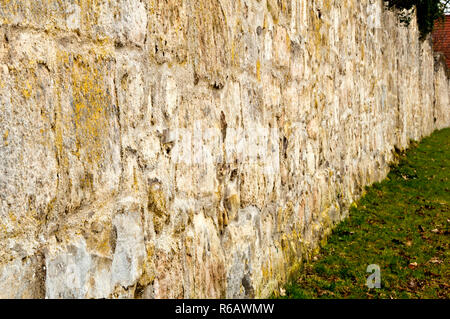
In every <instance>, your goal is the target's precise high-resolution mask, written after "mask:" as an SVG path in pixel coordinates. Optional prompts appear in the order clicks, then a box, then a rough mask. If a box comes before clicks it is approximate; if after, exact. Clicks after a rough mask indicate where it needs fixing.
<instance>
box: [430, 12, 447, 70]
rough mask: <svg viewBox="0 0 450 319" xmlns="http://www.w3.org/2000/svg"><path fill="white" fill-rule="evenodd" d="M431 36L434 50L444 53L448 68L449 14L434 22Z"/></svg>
mask: <svg viewBox="0 0 450 319" xmlns="http://www.w3.org/2000/svg"><path fill="white" fill-rule="evenodd" d="M432 38H433V48H434V51H436V52H442V53H444V55H445V59H446V63H447V67H448V68H450V14H447V15H446V16H445V19H444V21H442V20H439V21H437V22H436V24H435V28H434V31H433V34H432Z"/></svg>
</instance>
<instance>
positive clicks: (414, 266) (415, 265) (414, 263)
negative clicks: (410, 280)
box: [408, 262, 417, 269]
mask: <svg viewBox="0 0 450 319" xmlns="http://www.w3.org/2000/svg"><path fill="white" fill-rule="evenodd" d="M416 267H417V263H416V262H413V263H410V264H409V265H408V268H409V269H415V268H416Z"/></svg>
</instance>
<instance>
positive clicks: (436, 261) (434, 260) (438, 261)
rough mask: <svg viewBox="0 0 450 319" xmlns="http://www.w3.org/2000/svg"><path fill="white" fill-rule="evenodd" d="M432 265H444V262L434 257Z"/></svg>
mask: <svg viewBox="0 0 450 319" xmlns="http://www.w3.org/2000/svg"><path fill="white" fill-rule="evenodd" d="M430 263H432V264H442V263H443V261H442V260H440V259H439V258H437V257H433V258H431V259H430Z"/></svg>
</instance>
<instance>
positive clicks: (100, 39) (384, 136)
mask: <svg viewBox="0 0 450 319" xmlns="http://www.w3.org/2000/svg"><path fill="white" fill-rule="evenodd" d="M381 2H382V1H373V0H363V1H359V0H349V1H343V2H342V1H340V2H339V3H338V2H336V1H329V0H319V1H313V2H312V1H300V0H295V1H285V0H283V1H281V0H278V1H275V0H201V1H199V0H196V1H194V0H165V1H155V0H145V1H143V0H120V1H112V0H98V1H97V0H76V1H60V0H58V1H57V0H54V1H36V0H33V1H31V0H29V1H18V0H0V297H5V298H33V297H34V298H36V297H48V298H124V297H126V298H133V297H134V298H167V297H171V298H179V297H187V298H198V297H237V298H247V297H261V296H267V295H269V294H270V293H271V292H272V291H273V290H274V289H277V288H278V285H279V284H280V283H282V282H284V281H285V280H286V278H287V275H288V274H289V272H290V271H292V270H294V269H295V268H296V267H297V266H298V265H299V264H300V263H301V262H302V260H304V259H308V258H310V256H311V253H312V252H313V251H314V250H315V249H316V248H317V247H318V244H319V243H320V242H321V240H322V239H323V238H324V237H325V236H327V234H328V233H329V232H330V229H331V228H332V227H333V225H335V224H336V223H337V222H339V221H340V220H342V219H343V218H345V216H346V214H347V211H348V207H349V205H350V203H351V202H352V201H354V200H355V199H357V198H358V197H359V196H360V194H361V193H362V189H363V187H364V186H365V185H368V184H370V183H372V182H374V181H378V180H380V179H382V178H384V176H385V175H386V173H387V171H388V168H389V166H388V164H389V162H390V161H391V160H392V159H393V155H392V151H393V149H394V148H395V147H397V148H400V149H402V148H405V147H407V146H408V143H409V141H410V139H420V138H421V137H423V136H426V135H428V134H430V133H431V132H432V131H433V130H434V129H437V128H443V127H448V126H449V125H450V105H449V104H450V96H449V94H450V93H449V92H450V91H449V84H450V83H449V78H448V70H446V69H445V66H444V65H443V64H442V63H441V61H440V60H439V58H435V57H434V54H433V51H432V48H431V46H430V42H429V40H426V41H424V42H420V41H419V40H418V31H417V25H416V22H415V21H413V22H412V24H411V26H410V27H409V28H405V27H403V26H401V25H400V24H399V23H398V20H397V18H396V17H395V14H393V13H392V12H386V11H384V10H383V8H382V3H381Z"/></svg>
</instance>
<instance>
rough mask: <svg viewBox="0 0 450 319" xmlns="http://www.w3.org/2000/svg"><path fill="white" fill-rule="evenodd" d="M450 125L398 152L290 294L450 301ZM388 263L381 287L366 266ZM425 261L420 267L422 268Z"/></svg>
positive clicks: (289, 287)
mask: <svg viewBox="0 0 450 319" xmlns="http://www.w3.org/2000/svg"><path fill="white" fill-rule="evenodd" d="M449 144H450V129H444V130H441V131H437V132H435V133H433V134H432V135H431V136H430V137H427V138H425V139H423V141H422V142H421V143H420V144H418V143H415V142H413V143H411V147H410V149H409V150H408V151H406V152H401V153H398V154H397V156H398V158H399V161H398V165H396V166H392V167H391V172H390V173H389V175H388V177H387V178H386V179H385V180H384V181H382V182H381V183H375V184H373V185H372V186H370V187H367V188H366V195H365V196H363V197H362V198H361V199H360V200H359V201H358V202H357V203H356V205H353V207H352V208H351V209H350V214H349V218H347V219H346V220H345V221H343V222H342V223H340V224H339V225H338V226H337V227H336V228H335V229H334V231H333V233H332V235H331V236H330V237H329V239H328V242H327V244H326V245H325V246H324V247H323V248H322V249H321V251H320V253H319V255H318V256H316V257H315V260H314V261H312V262H311V263H309V264H306V265H305V266H304V268H303V269H302V271H301V273H300V274H299V275H298V278H297V279H296V280H294V281H292V282H290V283H289V284H288V285H287V286H286V287H285V290H286V296H285V297H284V298H364V299H365V298H449V297H450V271H449V262H450V258H449V242H450V240H449V224H450V181H449V178H450V147H449V146H450V145H449ZM370 264H377V265H379V266H380V268H381V288H380V289H369V288H368V287H367V286H366V280H367V277H368V276H369V275H370V274H369V273H366V268H367V266H368V265H370ZM416 264H417V265H416Z"/></svg>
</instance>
